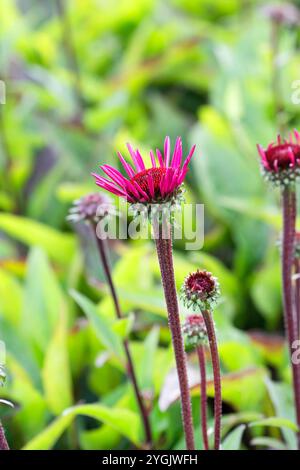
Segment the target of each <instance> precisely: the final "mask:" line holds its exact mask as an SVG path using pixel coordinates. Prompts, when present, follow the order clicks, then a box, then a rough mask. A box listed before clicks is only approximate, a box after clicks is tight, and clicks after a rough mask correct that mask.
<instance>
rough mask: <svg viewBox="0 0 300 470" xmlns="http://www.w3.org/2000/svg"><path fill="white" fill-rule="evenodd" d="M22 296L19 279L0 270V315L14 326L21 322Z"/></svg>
mask: <svg viewBox="0 0 300 470" xmlns="http://www.w3.org/2000/svg"><path fill="white" fill-rule="evenodd" d="M22 296H23V291H22V287H21V285H20V283H19V282H18V281H17V279H16V278H15V277H13V276H12V275H11V274H9V273H8V272H6V271H4V269H0V314H2V315H3V316H4V317H5V318H6V319H7V321H8V322H10V323H11V324H13V325H14V326H17V325H18V324H19V321H20V317H21V310H22Z"/></svg>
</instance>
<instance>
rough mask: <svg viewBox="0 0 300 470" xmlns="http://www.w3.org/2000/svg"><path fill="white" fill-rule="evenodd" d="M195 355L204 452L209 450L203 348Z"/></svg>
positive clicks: (198, 348)
mask: <svg viewBox="0 0 300 470" xmlns="http://www.w3.org/2000/svg"><path fill="white" fill-rule="evenodd" d="M197 354H198V360H199V367H200V392H201V407H200V413H201V428H202V439H203V445H204V449H205V450H209V443H208V434H207V391H206V367H205V351H204V346H198V347H197Z"/></svg>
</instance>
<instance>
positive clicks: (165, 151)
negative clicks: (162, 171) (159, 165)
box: [164, 136, 170, 167]
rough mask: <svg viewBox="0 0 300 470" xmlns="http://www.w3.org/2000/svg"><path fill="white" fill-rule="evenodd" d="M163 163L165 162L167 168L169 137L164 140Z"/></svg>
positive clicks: (168, 161)
mask: <svg viewBox="0 0 300 470" xmlns="http://www.w3.org/2000/svg"><path fill="white" fill-rule="evenodd" d="M164 162H165V166H166V167H168V166H169V163H170V137H169V136H167V137H166V138H165V144H164Z"/></svg>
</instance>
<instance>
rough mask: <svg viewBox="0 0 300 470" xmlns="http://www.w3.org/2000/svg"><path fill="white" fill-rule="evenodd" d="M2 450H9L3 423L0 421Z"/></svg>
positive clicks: (0, 447) (0, 445)
mask: <svg viewBox="0 0 300 470" xmlns="http://www.w3.org/2000/svg"><path fill="white" fill-rule="evenodd" d="M0 450H9V447H8V444H7V440H6V437H5V433H4V429H3V426H2V424H1V421H0Z"/></svg>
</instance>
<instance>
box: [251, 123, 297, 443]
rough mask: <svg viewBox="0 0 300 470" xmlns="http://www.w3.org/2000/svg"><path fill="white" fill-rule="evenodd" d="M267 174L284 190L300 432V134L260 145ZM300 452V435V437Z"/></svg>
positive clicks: (288, 317) (289, 330) (284, 252)
mask: <svg viewBox="0 0 300 470" xmlns="http://www.w3.org/2000/svg"><path fill="white" fill-rule="evenodd" d="M258 151H259V154H260V156H261V166H262V170H263V174H264V176H265V177H266V179H267V180H269V181H271V182H272V183H273V184H274V185H275V186H280V187H281V197H282V219H283V228H282V242H281V245H282V247H281V267H282V290H283V304H284V317H285V329H286V336H287V340H288V344H289V350H290V357H291V367H292V375H293V388H294V398H295V408H296V417H297V425H298V427H299V428H300V364H297V363H296V362H295V361H293V360H292V357H293V344H294V341H296V340H298V337H299V328H298V324H297V323H298V315H297V313H296V309H295V293H294V290H295V289H294V286H293V282H292V274H293V268H294V255H295V228H296V215H297V200H296V185H295V181H296V180H297V179H299V176H300V134H299V132H298V131H296V130H294V136H293V135H292V134H291V135H290V139H289V140H284V141H282V139H281V137H280V136H278V138H277V144H274V143H271V144H270V145H269V146H268V147H267V149H266V150H264V149H263V148H262V147H261V146H260V145H258ZM297 440H298V449H300V432H298V433H297Z"/></svg>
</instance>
